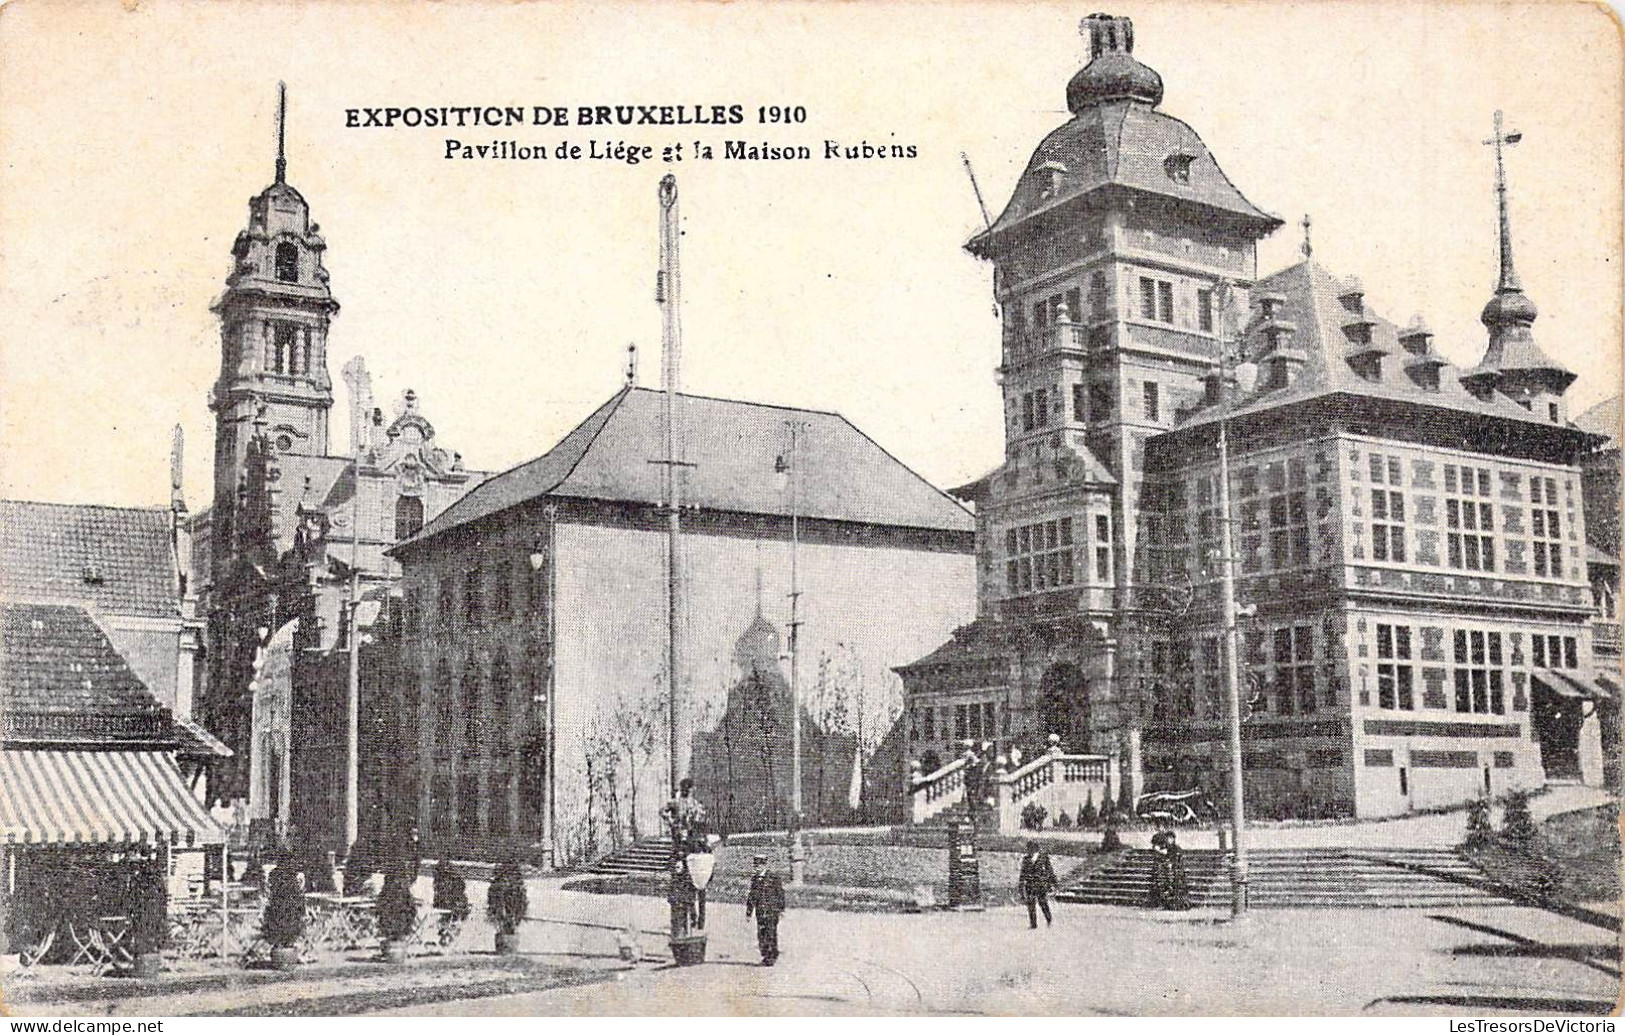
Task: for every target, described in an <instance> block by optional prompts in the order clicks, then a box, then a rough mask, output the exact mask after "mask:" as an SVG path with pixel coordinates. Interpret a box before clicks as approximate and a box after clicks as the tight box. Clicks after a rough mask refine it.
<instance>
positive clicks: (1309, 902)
mask: <svg viewBox="0 0 1625 1035" xmlns="http://www.w3.org/2000/svg"><path fill="white" fill-rule="evenodd" d="M1184 858H1185V872H1186V875H1187V878H1188V879H1189V881H1190V888H1191V904H1192V905H1193V906H1197V907H1203V906H1213V907H1226V906H1228V905H1229V903H1230V883H1229V871H1228V867H1227V864H1226V857H1225V856H1223V855H1221V854H1220V853H1219V852H1216V851H1213V850H1210V849H1195V850H1187V851H1186V852H1185V856H1184ZM1249 863H1250V867H1249V875H1248V902H1249V904H1250V905H1251V906H1253V907H1254V908H1257V909H1357V908H1360V907H1362V906H1376V907H1381V908H1388V909H1394V908H1409V909H1437V908H1449V907H1460V906H1498V905H1509V904H1510V903H1509V902H1508V901H1507V900H1506V899H1505V898H1502V897H1501V896H1499V895H1497V894H1495V893H1494V892H1493V891H1489V890H1486V889H1485V888H1484V887H1483V885H1482V881H1483V876H1482V874H1480V873H1479V871H1478V870H1477V869H1476V868H1475V867H1473V866H1472V864H1470V863H1468V862H1467V861H1466V860H1464V859H1462V858H1461V857H1459V856H1457V855H1456V854H1455V853H1454V852H1452V851H1449V850H1448V849H1433V848H1409V849H1406V848H1378V849H1356V848H1299V849H1264V850H1259V851H1254V852H1251V853H1249ZM1151 871H1152V853H1151V852H1149V851H1147V850H1144V849H1133V850H1130V851H1127V852H1124V853H1123V854H1122V856H1121V857H1119V858H1118V859H1117V860H1115V861H1113V862H1112V863H1109V864H1108V865H1106V866H1105V867H1103V868H1101V869H1099V870H1096V871H1094V872H1093V873H1090V874H1088V875H1086V876H1084V877H1082V878H1080V879H1079V880H1078V881H1076V882H1074V883H1072V884H1069V885H1067V886H1065V887H1063V888H1062V890H1061V891H1059V892H1058V893H1057V894H1056V896H1055V897H1056V898H1057V899H1058V900H1060V901H1063V902H1080V903H1089V904H1095V905H1128V906H1143V905H1144V904H1145V902H1146V901H1147V899H1148V898H1149V896H1150V890H1151Z"/></svg>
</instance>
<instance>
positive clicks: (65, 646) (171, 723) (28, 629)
mask: <svg viewBox="0 0 1625 1035" xmlns="http://www.w3.org/2000/svg"><path fill="white" fill-rule="evenodd" d="M0 720H3V724H0V737H3V739H4V740H5V741H6V742H7V743H8V744H16V743H22V744H35V745H38V744H41V743H74V744H107V745H111V746H121V747H128V746H134V745H137V744H140V745H146V746H157V747H163V748H166V749H178V750H179V751H181V752H182V753H184V754H187V755H192V756H211V755H212V756H221V755H222V754H225V755H229V754H231V751H230V749H229V748H227V747H226V746H225V745H224V744H222V743H221V742H220V741H219V740H217V739H215V737H214V736H213V735H212V734H210V733H209V732H208V731H207V730H205V729H204V728H203V727H202V726H200V725H198V724H197V723H195V722H193V721H191V720H187V719H182V720H176V719H175V717H174V715H173V713H172V712H171V711H170V710H169V708H167V707H166V706H165V705H164V704H163V703H162V702H160V701H159V700H158V699H157V698H156V697H154V696H153V694H152V691H151V690H149V689H147V686H146V684H145V683H143V682H142V681H141V677H140V676H138V675H136V674H135V671H134V670H133V669H131V668H130V666H129V664H128V663H127V662H126V661H125V660H124V656H123V655H122V654H120V653H119V652H118V648H116V647H114V646H113V642H112V641H111V640H109V639H108V638H107V634H106V633H104V632H103V631H102V629H101V627H100V626H99V625H97V624H96V621H95V619H93V618H91V616H90V614H89V613H88V612H86V611H85V609H84V608H82V607H76V606H73V605H70V604H14V603H0Z"/></svg>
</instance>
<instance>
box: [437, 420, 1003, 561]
mask: <svg viewBox="0 0 1625 1035" xmlns="http://www.w3.org/2000/svg"><path fill="white" fill-rule="evenodd" d="M678 411H679V418H678V432H677V434H678V440H679V442H680V446H679V456H680V458H681V459H682V460H684V461H685V462H687V463H690V464H693V465H694V466H692V467H688V468H684V469H683V470H684V475H683V479H684V488H683V494H682V502H683V503H684V505H686V506H687V505H692V506H698V507H701V508H704V509H708V510H725V511H732V512H739V513H752V514H775V515H777V514H787V513H788V512H789V497H788V495H787V493H786V492H784V491H783V490H781V489H780V488H779V485H778V479H777V478H776V477H775V476H774V464H775V460H776V459H777V458H778V457H779V456H780V455H781V454H783V453H785V452H787V450H788V447H789V432H788V431H787V430H786V428H785V423H784V422H785V421H787V420H796V421H801V422H803V423H804V424H805V429H804V430H803V431H802V432H801V439H800V446H799V452H800V462H801V465H802V468H801V481H800V512H801V516H802V517H805V518H822V519H826V520H831V521H849V522H857V523H863V524H872V525H888V526H894V527H904V528H920V529H933V530H945V531H953V532H964V533H969V532H971V531H972V529H973V524H972V520H971V516H970V514H969V513H968V512H967V511H966V510H965V508H964V507H963V506H961V505H960V504H959V503H957V502H955V501H954V500H953V499H952V498H951V497H949V496H948V495H947V494H946V493H944V492H942V491H941V490H939V489H937V488H935V487H934V486H932V485H930V484H929V483H927V482H926V481H925V480H924V479H923V478H921V477H920V476H919V475H917V474H915V473H914V472H913V471H911V470H909V468H907V467H905V466H904V465H903V464H902V463H901V462H899V461H898V460H897V459H896V458H895V457H893V456H892V455H891V454H889V453H887V452H886V451H885V450H884V449H882V448H881V447H880V446H879V445H877V444H876V443H875V442H874V441H873V440H872V439H870V438H869V437H868V436H866V435H864V434H863V433H862V432H861V431H859V430H858V429H857V428H855V427H853V426H852V424H851V423H849V422H848V421H847V420H846V418H844V417H842V416H841V415H839V414H836V413H826V412H822V411H817V410H798V409H791V408H788V407H782V406H767V405H763V404H760V403H748V402H738V401H734V400H729V399H712V398H707V397H705V396H697V395H681V396H679V407H678ZM662 414H663V404H662V397H661V393H659V392H657V391H653V390H650V389H645V388H631V389H625V390H623V391H621V392H620V393H619V394H617V395H615V396H614V397H613V398H611V399H610V400H609V401H608V402H606V403H605V404H604V405H602V406H600V407H599V408H598V409H597V410H595V411H594V412H593V413H592V415H591V416H589V417H588V418H587V419H586V420H585V421H583V422H582V423H581V425H580V426H578V427H577V428H576V429H575V430H574V431H572V432H570V433H569V434H568V435H566V436H565V437H564V438H563V439H562V440H561V441H560V442H559V444H558V445H557V446H555V447H554V448H553V449H551V450H549V451H548V452H547V453H545V454H544V455H542V456H540V457H537V458H536V459H535V460H532V461H530V462H529V463H525V464H521V465H520V466H518V467H515V468H513V469H512V470H509V471H505V472H503V473H502V474H499V475H495V476H493V477H491V478H489V479H487V480H486V481H485V482H484V483H482V484H481V485H479V486H478V487H476V488H475V489H473V490H471V491H470V492H469V493H468V494H467V495H465V496H464V497H463V498H462V499H460V500H458V501H457V502H456V503H454V504H452V505H451V506H450V507H448V508H447V509H446V510H445V511H444V512H442V513H441V514H440V515H439V516H438V517H436V518H434V519H433V520H431V521H430V522H429V523H428V524H427V525H425V526H424V528H423V531H421V532H420V533H418V535H417V536H416V537H415V538H414V539H412V540H411V542H414V543H416V542H421V541H423V540H425V539H429V538H432V537H434V536H437V535H439V534H441V533H442V532H445V531H446V530H447V529H450V528H455V527H457V526H460V525H464V524H467V523H469V522H471V521H476V520H478V519H480V518H483V517H487V516H490V515H492V514H496V513H498V512H500V511H503V510H506V509H508V508H510V507H514V506H517V505H519V504H521V503H524V502H526V501H527V500H531V499H535V498H536V497H538V496H543V495H552V496H568V497H575V498H581V499H594V500H613V501H617V502H632V503H644V504H659V503H660V502H661V477H662V475H661V470H660V466H659V465H658V464H654V463H650V461H651V460H655V459H658V458H659V457H660V456H661V452H662V442H663V434H664V431H663V428H664V421H663V416H662Z"/></svg>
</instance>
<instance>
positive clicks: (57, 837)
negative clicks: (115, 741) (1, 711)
mask: <svg viewBox="0 0 1625 1035" xmlns="http://www.w3.org/2000/svg"><path fill="white" fill-rule="evenodd" d="M225 839H226V833H225V831H224V830H223V829H221V827H220V825H219V824H218V823H216V822H215V821H214V820H213V819H211V818H210V817H209V814H208V813H207V812H206V811H204V808H203V805H202V804H201V803H200V802H199V801H198V800H197V798H196V797H195V796H194V795H193V794H192V792H191V791H190V790H189V789H188V788H187V786H186V783H185V781H184V780H182V779H181V773H180V770H179V769H178V768H177V767H176V765H175V761H174V759H173V758H171V757H170V756H169V755H168V754H166V753H164V752H162V751H27V750H8V751H0V841H7V842H12V843H18V842H22V843H31V844H64V843H65V844H74V843H80V844H124V843H129V842H141V841H145V842H149V843H168V844H181V845H196V844H220V843H222V842H224V841H225Z"/></svg>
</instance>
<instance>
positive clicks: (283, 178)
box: [276, 82, 288, 183]
mask: <svg viewBox="0 0 1625 1035" xmlns="http://www.w3.org/2000/svg"><path fill="white" fill-rule="evenodd" d="M287 125H288V84H286V83H283V82H278V83H277V84H276V182H278V183H287V182H288V159H287V156H286V154H285V152H284V150H283V142H284V136H285V134H286V131H287Z"/></svg>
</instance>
